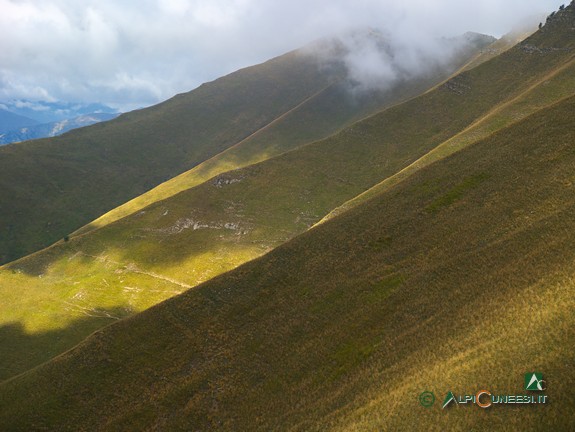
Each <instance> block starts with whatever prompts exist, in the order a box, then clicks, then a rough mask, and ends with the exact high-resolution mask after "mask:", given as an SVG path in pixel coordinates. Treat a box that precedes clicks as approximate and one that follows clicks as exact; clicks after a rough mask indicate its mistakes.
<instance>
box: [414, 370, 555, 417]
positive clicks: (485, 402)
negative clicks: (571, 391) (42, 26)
mask: <svg viewBox="0 0 575 432" xmlns="http://www.w3.org/2000/svg"><path fill="white" fill-rule="evenodd" d="M524 382H525V383H524V389H525V390H527V391H538V392H541V391H544V390H546V389H547V383H546V381H545V380H544V379H543V374H542V373H540V372H529V373H526V374H525V375H524ZM419 402H420V403H421V405H423V406H424V407H426V408H429V407H430V406H432V405H433V403H434V402H435V396H434V394H433V393H431V392H430V391H425V392H423V393H421V394H420V395H419ZM547 403H549V399H548V396H547V395H545V394H533V393H527V394H493V393H491V392H490V391H489V390H486V389H483V390H479V391H477V392H475V393H471V394H459V395H456V394H455V393H453V392H452V391H449V392H447V394H446V395H445V399H444V400H443V404H442V405H441V408H442V409H445V408H448V407H449V406H457V407H461V406H466V405H477V406H478V407H480V408H489V407H491V406H494V405H510V404H513V405H515V404H526V405H536V404H547Z"/></svg>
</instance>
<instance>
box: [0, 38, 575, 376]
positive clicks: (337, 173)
mask: <svg viewBox="0 0 575 432" xmlns="http://www.w3.org/2000/svg"><path fill="white" fill-rule="evenodd" d="M569 61H570V55H569V54H568V53H567V52H565V51H555V52H552V53H550V54H549V55H547V54H546V55H545V56H532V55H530V54H528V53H526V52H524V51H523V50H522V49H521V48H520V47H519V48H517V49H513V50H511V51H510V52H508V53H506V54H505V56H502V57H501V58H497V59H494V60H492V61H490V62H488V63H485V64H484V65H482V66H480V67H479V68H478V69H474V70H472V71H469V72H466V73H465V74H463V75H461V76H459V77H456V78H454V79H453V80H450V81H448V82H447V83H445V84H444V85H442V86H441V87H439V88H437V89H436V90H434V91H433V92H429V93H427V94H425V95H423V96H421V97H419V98H416V99H413V100H410V101H408V102H406V103H404V104H402V105H399V106H396V107H393V108H391V109H388V110H386V111H384V112H382V113H381V114H378V115H376V116H373V117H370V118H368V119H366V120H364V121H361V122H359V123H356V124H354V125H353V126H352V127H351V128H348V129H346V130H344V131H342V132H341V133H339V134H337V135H334V136H333V137H331V138H329V139H326V140H323V141H319V142H316V143H313V144H310V145H306V146H303V147H300V148H297V149H295V150H293V151H291V152H288V153H285V154H283V155H281V156H279V157H276V158H273V159H270V160H268V161H265V162H262V163H260V164H256V165H252V166H249V167H246V168H244V169H241V170H236V171H232V172H229V173H226V174H222V175H220V176H218V177H216V178H214V179H212V180H210V181H209V182H206V183H203V184H201V185H198V186H196V187H194V188H191V189H189V190H187V191H184V192H181V193H179V194H177V195H174V196H173V197H171V198H169V199H167V200H164V201H160V202H157V203H155V204H153V205H151V206H149V207H147V208H146V209H144V210H142V211H141V212H138V213H136V214H134V215H132V216H130V217H127V218H124V219H121V220H119V221H117V222H115V223H113V224H110V225H109V226H106V227H105V228H101V229H99V230H96V231H94V232H91V233H88V234H86V235H82V236H78V237H76V238H72V239H71V240H70V241H69V242H67V243H64V242H61V243H59V244H57V245H55V246H54V247H51V248H49V249H47V250H45V251H42V252H40V253H37V254H34V255H31V256H29V257H27V258H25V259H22V260H20V261H18V262H16V263H13V264H12V265H10V266H5V267H3V268H2V269H0V292H1V293H2V295H3V297H4V298H8V299H11V300H10V301H9V302H6V303H4V304H3V305H0V310H1V312H2V313H1V314H0V316H2V319H3V324H4V326H5V330H6V334H7V336H6V337H5V342H4V343H3V346H4V347H5V348H4V350H5V351H6V352H7V354H6V355H3V356H2V358H3V359H4V361H3V362H2V364H1V368H0V369H1V370H2V377H8V376H11V375H13V374H15V373H18V372H22V371H24V370H26V369H28V368H29V367H31V366H34V365H36V364H38V363H40V362H42V361H45V360H47V359H49V358H51V357H52V356H53V355H55V354H57V353H59V352H62V351H63V349H65V348H67V347H71V346H73V344H75V343H77V342H78V340H79V338H81V334H82V331H87V329H90V330H92V329H95V328H98V327H99V326H101V325H102V323H103V322H106V321H108V322H110V321H112V320H116V319H119V318H121V317H124V316H127V315H130V314H132V313H134V312H137V311H140V310H143V309H145V308H147V307H149V306H150V305H152V304H154V303H155V302H158V301H160V300H162V299H165V298H167V297H170V296H173V295H174V294H175V293H178V292H181V291H183V290H185V289H187V288H189V287H192V286H195V285H197V284H198V283H201V282H203V281H205V280H208V279H209V278H212V277H214V276H216V275H218V274H221V273H223V272H225V271H227V270H230V269H232V268H234V267H236V266H238V265H240V264H242V263H244V262H246V261H248V260H250V259H253V258H255V257H257V256H260V255H262V254H263V253H265V252H267V251H269V250H270V249H272V248H274V247H276V246H278V245H279V244H281V243H283V242H285V241H286V240H288V239H290V238H292V237H293V236H295V235H297V234H299V233H302V232H304V231H305V230H307V229H308V228H309V227H310V226H311V225H313V224H315V223H316V222H318V221H319V220H320V219H322V218H323V217H324V216H325V215H326V214H327V213H329V212H330V211H331V210H333V209H334V208H335V207H337V206H339V205H341V204H343V203H344V202H346V201H348V200H349V199H351V198H353V197H354V196H356V195H358V194H360V193H361V192H363V191H365V190H366V189H368V188H370V187H372V186H373V185H375V184H377V183H379V182H380V181H381V180H382V179H385V178H388V177H390V176H392V175H394V174H395V173H397V172H399V171H400V170H402V169H404V168H405V167H407V166H409V165H410V164H411V163H412V162H414V161H416V160H418V159H419V158H421V157H422V156H423V155H425V154H426V153H428V152H429V151H430V150H432V149H434V148H435V147H437V146H438V145H440V144H441V143H443V142H445V141H446V140H448V139H450V138H451V137H453V136H454V135H456V134H457V133H459V132H460V131H461V130H463V129H465V128H466V127H467V126H468V125H469V124H471V123H472V122H473V121H474V120H476V119H477V118H481V117H482V116H484V115H485V114H486V113H488V112H489V111H490V110H491V109H492V107H493V106H494V105H497V104H500V103H503V102H504V101H507V100H509V99H512V98H516V97H518V96H519V95H521V94H523V93H524V92H525V91H526V90H528V89H530V88H531V87H532V86H533V85H534V84H535V83H538V82H540V81H541V77H543V76H546V75H548V74H549V73H550V72H551V71H554V70H557V68H560V67H562V66H563V65H565V64H566V63H568V62H569ZM518 71H520V72H521V73H523V80H521V81H517V80H515V79H514V77H515V74H516V73H518ZM462 83H463V84H462ZM566 85H567V88H568V86H569V81H567V82H566ZM457 86H459V87H457ZM461 88H463V89H465V92H462V91H461ZM570 91H571V92H573V89H571V90H570ZM561 94H563V93H561ZM156 282H158V283H157V284H156ZM14 287H26V296H25V297H24V298H20V292H16V291H15V290H14ZM86 319H88V322H86V321H85V320H86ZM69 328H72V329H73V330H70V331H67V330H66V329H69ZM84 334H87V333H84ZM51 340H53V341H52V342H51ZM46 347H48V349H46Z"/></svg>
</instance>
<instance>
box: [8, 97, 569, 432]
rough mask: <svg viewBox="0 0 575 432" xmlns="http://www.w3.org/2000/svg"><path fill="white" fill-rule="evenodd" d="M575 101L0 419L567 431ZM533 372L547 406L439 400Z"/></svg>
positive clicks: (11, 391)
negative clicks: (427, 401) (425, 403)
mask: <svg viewBox="0 0 575 432" xmlns="http://www.w3.org/2000/svg"><path fill="white" fill-rule="evenodd" d="M574 109H575V97H572V98H569V99H566V100H564V101H562V102H560V103H559V104H557V105H554V106H552V107H550V108H548V109H545V110H543V111H540V112H538V113H536V114H534V115H532V116H530V117H527V118H526V119H524V120H522V121H521V122H518V123H516V124H514V125H512V126H510V127H508V128H505V129H503V130H501V131H499V132H496V133H494V134H493V135H491V136H490V137H488V138H486V139H485V140H482V141H480V142H478V143H476V144H473V145H471V146H469V147H467V148H464V149H463V150H461V151H460V152H458V153H456V154H453V155H451V156H449V157H447V158H445V159H443V160H440V161H438V162H436V163H434V164H431V165H429V166H427V167H426V168H423V169H422V170H420V171H419V172H417V173H415V174H414V175H413V176H411V177H409V178H407V179H406V180H404V181H403V182H401V183H399V184H397V185H396V186H394V187H393V188H390V189H388V190H386V191H384V192H383V193H381V194H378V195H376V196H375V197H374V198H372V199H371V200H369V201H368V202H365V203H363V204H361V205H359V206H357V207H355V208H353V209H351V210H350V211H348V212H346V213H345V214H342V215H340V216H339V217H337V218H334V219H333V220H331V221H328V222H327V223H325V224H322V225H321V226H318V227H316V228H314V229H312V230H310V231H308V232H307V233H305V234H303V235H301V236H299V237H297V238H295V239H293V240H291V241H289V242H287V243H286V244H284V245H282V246H280V247H278V248H277V249H275V250H274V251H272V252H271V253H269V254H267V255H266V256H264V257H262V258H260V259H257V260H254V261H252V262H250V263H247V264H245V265H243V266H241V267H240V268H238V269H237V270H235V271H233V272H230V273H227V274H225V275H222V276H220V277H217V278H215V279H213V280H211V281H209V282H207V283H205V284H203V285H201V286H199V287H198V288H197V289H194V290H189V291H187V292H186V293H185V294H182V295H180V296H177V297H175V298H173V299H170V300H168V301H166V302H164V303H162V304H160V305H158V306H155V307H153V308H151V309H150V310H148V311H146V312H143V313H141V314H138V315H136V316H135V317H132V318H129V319H126V320H123V321H121V322H119V323H117V324H115V325H112V326H109V327H106V328H105V329H103V330H101V331H98V332H97V333H95V334H94V335H92V336H90V337H89V338H88V339H87V340H86V341H84V342H83V343H82V344H80V345H79V346H77V347H76V348H75V349H74V350H72V351H70V352H68V353H65V354H63V355H61V356H59V357H58V358H56V359H54V360H53V361H51V362H49V363H47V364H45V365H43V366H41V367H39V368H37V369H35V370H32V371H30V372H28V373H26V374H24V375H22V376H19V377H17V378H14V379H12V380H9V381H7V382H4V383H3V384H0V403H1V404H2V406H3V410H2V411H1V412H0V425H2V426H3V427H4V428H6V429H9V430H14V431H18V430H29V429H30V428H36V429H42V428H46V429H58V430H67V429H74V430H158V429H160V430H161V429H164V430H190V429H193V430H213V429H217V430H266V431H269V430H306V431H314V430H318V431H319V430H373V429H384V430H413V429H415V428H417V429H423V430H445V429H450V430H469V429H471V428H474V429H476V430H518V429H521V430H571V429H573V427H575V420H574V418H573V416H570V415H568V414H567V413H569V412H572V410H573V400H572V399H571V398H569V397H567V395H569V394H570V392H571V389H570V384H569V382H570V377H572V371H571V368H570V365H571V364H572V363H573V361H574V360H575V357H574V354H573V350H572V346H573V344H574V343H575V333H574V331H573V328H575V327H574V326H575V316H574V315H573V313H572V311H573V307H574V306H575V296H574V293H575V290H574V288H575V287H574V283H575V282H574V281H575V279H574V276H575V265H574V262H575V250H574V249H573V247H572V245H573V242H574V241H575V237H574V234H573V233H575V217H574V215H575V194H574V193H573V192H574V187H575V186H574V185H575V175H574V173H573V169H572V168H573V166H574V165H575V151H574V146H573V143H574V142H575V132H574V128H573V116H572V113H573V110H574ZM529 371H541V372H543V373H544V377H545V379H546V380H547V383H548V390H547V391H546V392H545V394H546V395H547V396H548V397H549V399H550V401H551V402H550V404H548V405H540V406H529V407H526V406H522V407H519V406H515V407H514V406H507V407H493V408H490V409H488V410H481V409H479V408H478V407H477V406H466V407H459V408H453V409H449V410H445V411H442V410H441V409H440V407H439V406H438V405H439V402H440V401H441V400H442V399H443V397H444V395H445V394H446V393H447V392H448V391H454V392H455V393H457V394H461V393H464V392H468V393H475V392H476V391H478V390H479V389H483V388H487V389H489V390H490V391H491V392H492V393H494V394H523V393H524V390H523V375H524V373H525V372H529ZM424 390H431V391H434V392H435V393H436V395H437V397H438V399H439V402H437V403H436V405H435V406H434V407H432V408H429V409H428V408H423V407H422V406H420V405H419V403H418V396H419V394H420V393H421V392H422V391H424Z"/></svg>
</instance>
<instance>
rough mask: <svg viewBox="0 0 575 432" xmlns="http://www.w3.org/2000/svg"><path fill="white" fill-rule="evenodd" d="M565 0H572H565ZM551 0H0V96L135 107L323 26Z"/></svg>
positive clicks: (445, 16)
mask: <svg viewBox="0 0 575 432" xmlns="http://www.w3.org/2000/svg"><path fill="white" fill-rule="evenodd" d="M565 3H569V1H568V0H565ZM561 4H562V2H561V1H560V0H559V1H551V0H467V1H465V0H401V1H397V0H396V1H392V0H353V1H352V0H345V1H344V0H80V1H78V0H0V101H7V100H12V99H29V100H49V101H55V100H62V101H71V102H102V103H105V104H110V105H113V106H115V107H118V108H120V109H123V110H126V109H131V108H135V107H141V106H146V105H150V104H153V103H156V102H158V101H160V100H164V99H167V98H169V97H170V96H173V95H174V94H176V93H180V92H184V91H188V90H191V89H193V88H195V87H197V86H198V85H199V84H201V83H202V82H205V81H210V80H213V79H215V78H217V77H219V76H221V75H224V74H227V73H230V72H232V71H234V70H236V69H238V68H240V67H244V66H248V65H251V64H255V63H259V62H262V61H264V60H266V59H268V58H270V57H273V56H276V55H279V54H282V53H283V52H286V51H289V50H291V49H294V48H297V47H299V46H301V45H304V44H306V43H307V42H310V41H312V40H314V39H317V38H319V37H322V36H325V35H330V34H334V33H337V32H338V31H342V30H345V29H347V28H350V27H351V28H354V27H358V26H372V27H376V28H381V29H387V30H390V31H393V32H395V33H396V34H398V35H400V37H404V38H406V39H410V41H414V40H415V41H417V40H418V39H419V38H425V37H428V36H427V35H429V34H434V35H456V34H460V33H464V32H466V31H476V32H481V33H487V34H491V35H494V36H501V35H502V34H504V33H506V32H507V31H509V30H510V29H511V28H512V27H514V26H517V25H519V24H520V23H521V22H523V21H525V20H526V19H533V17H539V16H540V15H541V14H545V13H547V14H548V13H550V12H551V11H553V10H555V9H557V8H558V7H559V6H560V5H561Z"/></svg>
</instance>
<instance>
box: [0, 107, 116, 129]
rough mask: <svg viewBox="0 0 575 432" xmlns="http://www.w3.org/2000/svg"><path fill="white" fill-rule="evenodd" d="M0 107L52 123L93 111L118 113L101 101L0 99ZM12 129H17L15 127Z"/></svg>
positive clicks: (92, 112)
mask: <svg viewBox="0 0 575 432" xmlns="http://www.w3.org/2000/svg"><path fill="white" fill-rule="evenodd" d="M0 109H3V110H5V111H9V112H11V113H13V114H17V115H20V116H23V117H27V118H29V119H33V120H35V121H36V122H37V123H54V122H58V121H62V120H67V119H73V118H76V117H80V116H82V115H88V114H90V115H91V114H94V113H97V114H100V113H108V114H117V113H118V110H116V109H114V108H111V107H109V106H107V105H104V104H101V103H75V102H62V101H58V102H47V101H30V100H11V101H0ZM12 129H17V127H14V128H12Z"/></svg>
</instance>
